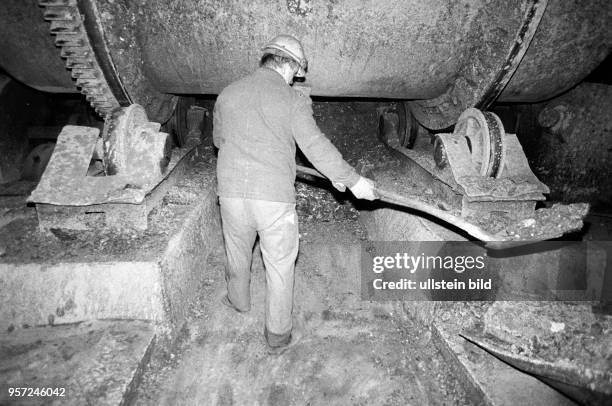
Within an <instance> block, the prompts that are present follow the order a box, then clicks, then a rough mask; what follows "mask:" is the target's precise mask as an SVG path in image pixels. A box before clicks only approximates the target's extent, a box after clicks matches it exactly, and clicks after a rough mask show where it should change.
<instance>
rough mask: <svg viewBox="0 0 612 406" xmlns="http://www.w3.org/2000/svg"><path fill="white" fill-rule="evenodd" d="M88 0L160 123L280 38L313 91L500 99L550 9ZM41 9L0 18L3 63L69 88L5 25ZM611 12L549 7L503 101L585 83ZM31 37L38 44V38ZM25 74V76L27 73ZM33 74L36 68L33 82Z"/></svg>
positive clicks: (128, 83) (527, 0) (524, 4)
mask: <svg viewBox="0 0 612 406" xmlns="http://www.w3.org/2000/svg"><path fill="white" fill-rule="evenodd" d="M86 3H91V4H92V5H95V8H96V9H97V14H96V17H97V19H96V23H99V26H100V27H101V28H102V36H103V38H104V41H105V48H106V49H107V50H108V55H105V56H104V57H105V58H107V59H109V60H111V61H112V62H113V63H114V67H115V69H116V74H117V75H116V76H117V79H118V81H119V82H120V83H123V85H124V87H125V90H126V91H127V94H129V96H130V97H131V98H132V100H133V101H134V102H136V103H139V104H142V105H143V106H145V108H146V110H147V112H148V114H149V116H150V117H152V118H154V119H155V120H156V121H160V122H163V121H165V120H164V118H166V119H167V118H168V117H169V113H170V112H171V111H172V108H173V106H174V104H173V103H175V102H176V99H174V98H172V97H171V96H164V95H163V93H167V94H216V93H218V92H219V91H220V90H221V89H222V88H223V87H224V86H226V85H227V84H228V83H230V82H231V81H233V80H235V79H237V78H239V77H241V76H243V75H244V74H246V73H248V72H250V71H251V70H252V69H253V68H254V67H255V66H256V65H257V62H258V59H259V57H260V53H261V51H260V47H261V45H262V44H263V43H265V41H267V40H268V39H269V38H271V37H273V36H274V35H276V34H278V33H279V32H287V33H291V34H294V35H296V36H297V37H299V38H300V39H301V40H302V41H303V43H304V46H305V49H306V52H307V56H308V58H309V61H310V73H309V76H308V82H310V83H311V84H312V94H313V95H315V96H369V97H389V98H399V99H435V98H437V97H439V96H440V95H442V94H445V93H446V92H447V90H448V89H449V88H451V87H457V88H462V86H463V85H462V83H463V82H465V83H464V84H465V86H464V87H465V89H472V88H473V87H474V86H476V87H477V88H481V87H482V88H483V89H484V94H485V95H486V94H489V93H488V90H487V89H490V88H491V87H494V88H495V89H493V90H494V91H493V92H492V93H491V94H498V93H499V87H500V86H502V85H503V83H504V82H505V81H507V79H508V78H509V76H510V74H509V72H511V71H512V70H513V69H505V67H504V66H506V65H507V62H508V61H509V60H510V59H512V58H510V59H509V55H510V56H512V55H519V54H520V52H518V53H516V52H513V51H512V50H513V49H515V48H516V45H517V44H518V46H519V48H521V50H523V48H522V45H521V44H519V43H518V41H517V40H516V38H517V35H518V38H519V39H520V38H522V41H524V43H526V42H527V40H528V36H526V35H525V34H527V33H528V32H531V31H529V30H530V29H531V28H529V27H532V25H531V23H530V22H534V21H537V17H538V15H539V14H538V13H539V12H540V11H541V9H542V8H543V7H542V6H543V5H544V3H545V2H544V1H543V0H540V1H537V3H534V0H511V1H494V2H490V1H484V0H461V1H451V0H436V1H424V0H409V1H401V0H392V1H385V2H383V1H375V0H370V1H366V2H354V1H348V0H343V1H337V0H326V1H319V2H287V1H281V0H278V1H271V0H255V1H250V2H239V1H230V2H218V1H213V0H187V1H178V0H174V1H165V0H164V1H162V0H149V1H145V0H137V1H128V0H116V1H112V2H111V1H95V0H87V1H86ZM534 4H537V8H536V9H534V8H533V6H534ZM32 8H36V6H35V3H34V2H33V1H28V2H22V1H18V0H11V1H10V2H9V3H8V7H6V8H5V10H4V11H3V12H2V13H1V14H0V21H2V23H3V24H4V26H5V27H6V28H4V34H5V38H6V39H5V40H4V41H5V42H6V44H7V48H5V49H8V48H9V47H8V46H9V45H10V49H11V50H12V51H14V52H13V54H12V55H11V58H13V59H15V60H18V61H19V64H15V63H13V62H12V60H11V61H9V60H8V59H9V58H8V57H7V56H8V55H7V56H5V57H3V58H2V59H0V66H3V67H4V68H5V69H6V70H7V71H8V72H9V73H10V74H12V75H15V76H17V77H19V78H21V79H22V80H23V81H25V82H26V83H40V82H43V83H41V86H47V87H48V88H50V89H51V88H53V85H52V84H54V86H55V87H56V88H58V89H59V88H69V86H68V85H67V83H66V80H65V78H66V72H65V70H64V68H63V67H60V65H59V64H56V63H49V64H46V66H45V69H44V70H42V69H40V66H41V65H40V64H39V65H38V66H36V67H35V69H34V68H33V67H32V65H33V63H32V62H30V61H29V58H30V54H34V53H36V54H46V55H49V58H48V59H50V60H52V59H53V58H52V57H50V55H51V53H52V52H51V51H52V49H51V50H50V49H49V48H52V47H53V46H52V43H51V42H49V41H47V42H45V44H43V42H44V41H43V39H42V38H39V36H36V35H26V36H22V35H21V32H23V31H24V26H23V24H14V23H11V24H9V25H7V23H9V22H10V21H12V20H15V19H16V18H15V17H20V16H21V15H22V14H28V13H29V14H32V13H33V12H32V10H31V9H32ZM534 10H535V11H534ZM37 11H40V10H37ZM532 11H533V12H532ZM529 16H531V17H530V18H527V17H529ZM30 17H31V16H30ZM611 17H612V3H610V2H609V1H607V0H590V1H586V2H585V1H564V0H549V1H548V5H547V6H546V11H545V13H544V16H543V17H542V20H541V23H540V24H539V28H538V30H537V32H536V34H535V36H534V38H533V41H532V43H531V45H530V47H529V50H527V52H526V54H525V56H524V58H523V60H522V62H521V63H520V65H519V67H518V69H517V70H516V72H515V74H514V76H513V77H512V79H511V80H510V82H509V83H508V86H507V87H506V89H505V90H504V91H503V92H502V93H501V95H500V100H512V101H533V100H539V99H542V98H544V97H550V96H552V95H554V94H556V93H558V92H560V91H562V90H565V89H567V88H568V87H570V86H572V85H574V84H575V83H577V82H578V81H579V80H581V79H582V78H584V76H586V75H587V74H588V72H589V71H591V70H592V69H593V68H594V67H595V66H596V65H597V64H598V63H599V62H600V61H601V60H602V59H603V58H604V57H605V56H606V54H607V53H609V51H610V49H611V48H612V31H611V30H609V28H608V22H609V20H610V19H611ZM17 20H19V18H17ZM22 20H23V19H22ZM28 21H30V22H32V23H33V24H31V27H32V28H31V27H30V25H28V26H27V30H30V29H38V27H40V24H36V21H34V19H32V18H31V19H30V20H28ZM526 21H527V25H525V23H526ZM3 24H0V25H3ZM525 27H527V28H526V29H525V30H524V29H523V28H525ZM27 30H26V31H27ZM521 33H522V34H521ZM521 35H522V36H521ZM28 37H32V38H34V39H33V40H31V41H29V40H27V38H28ZM90 38H91V35H90ZM524 43H523V45H524ZM15 44H17V45H15ZM42 48H46V49H45V50H41V49H42ZM102 48H104V47H102ZM96 52H97V53H100V50H99V49H96ZM518 59H520V58H518ZM512 60H513V61H514V59H512ZM56 65H57V66H56ZM511 65H512V63H511ZM43 66H44V65H43ZM47 66H48V68H47ZM512 66H513V68H514V67H515V66H514V65H512ZM20 69H21V70H22V71H23V73H24V74H21V75H19V74H18V73H19V72H17V71H18V70H20ZM32 69H34V70H35V72H34V73H32V74H31V76H32V77H31V78H30V77H29V76H30V73H29V70H32ZM47 71H49V72H48V74H49V75H50V76H51V77H55V76H61V77H63V78H64V80H63V81H61V82H60V85H59V86H58V85H57V80H55V79H53V80H51V78H50V79H49V80H47V81H45V80H42V81H41V80H39V79H40V77H41V76H43V75H44V74H46V73H47ZM45 82H48V83H45ZM481 85H482V86H481ZM456 98H457V100H454V99H453V98H452V97H451V98H450V101H451V102H452V103H454V102H455V101H456V102H457V103H455V104H457V105H460V106H461V105H463V104H466V103H467V105H468V106H469V105H472V104H473V103H475V102H478V101H479V100H473V101H472V98H473V95H472V94H470V93H469V92H467V93H466V92H460V93H458V94H457V97H456ZM462 110H463V108H461V111H462Z"/></svg>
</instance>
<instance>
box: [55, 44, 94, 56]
mask: <svg viewBox="0 0 612 406" xmlns="http://www.w3.org/2000/svg"><path fill="white" fill-rule="evenodd" d="M60 55H61V57H62V58H70V57H75V56H76V57H88V56H89V48H87V47H83V46H80V47H71V46H63V47H62V50H61V52H60Z"/></svg>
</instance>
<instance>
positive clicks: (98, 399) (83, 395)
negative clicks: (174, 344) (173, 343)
mask: <svg viewBox="0 0 612 406" xmlns="http://www.w3.org/2000/svg"><path fill="white" fill-rule="evenodd" d="M154 339H155V333H154V327H153V326H152V325H151V324H150V323H147V322H142V321H113V322H101V321H93V322H86V323H80V324H77V325H66V326H58V327H40V328H32V329H24V330H15V331H13V332H11V333H3V334H0V360H2V361H0V362H1V367H0V382H1V383H2V385H0V389H2V390H1V391H0V404H3V405H5V404H27V405H122V404H129V402H130V397H131V396H132V395H133V394H134V391H135V389H136V386H137V385H138V383H139V381H140V378H141V375H142V372H143V368H144V366H145V365H146V364H147V363H148V361H149V358H150V355H151V350H152V348H153V343H154V341H155V340H154ZM9 388H31V389H32V390H35V389H37V388H39V389H43V390H51V389H52V390H55V394H54V395H53V396H50V394H47V396H44V395H42V394H40V393H39V394H38V395H36V394H34V395H33V396H25V397H17V396H10V392H9ZM47 388H48V389H47ZM52 393H53V392H52ZM13 394H14V392H13ZM62 395H63V396H62Z"/></svg>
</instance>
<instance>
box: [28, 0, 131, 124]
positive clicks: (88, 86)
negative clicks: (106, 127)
mask: <svg viewBox="0 0 612 406" xmlns="http://www.w3.org/2000/svg"><path fill="white" fill-rule="evenodd" d="M39 3H40V5H41V6H42V7H44V12H43V17H44V19H45V20H46V21H49V22H50V25H51V27H50V31H51V34H53V35H54V36H55V45H56V46H57V47H58V48H60V49H61V52H60V55H61V56H62V58H64V59H66V68H67V69H69V70H70V72H71V74H72V77H73V78H74V79H76V86H77V87H79V89H80V91H81V93H82V94H83V95H84V96H85V98H86V99H87V101H89V102H90V103H91V105H92V107H93V108H94V109H95V110H96V112H97V113H99V114H100V115H101V116H103V117H105V116H106V115H108V114H109V113H110V112H111V111H112V109H114V108H116V107H119V106H120V105H126V104H129V97H128V96H127V94H126V93H125V92H124V91H123V88H122V86H121V84H120V83H118V81H117V80H116V74H114V72H113V66H112V63H111V62H110V61H109V58H108V52H107V51H106V50H105V49H104V48H103V39H102V37H101V35H100V30H99V29H98V27H97V25H96V20H95V18H92V17H93V15H94V11H93V8H92V6H93V4H92V3H88V2H83V1H81V2H80V3H79V5H80V7H81V10H87V13H88V15H87V18H86V17H84V16H82V15H81V12H80V10H79V7H78V6H77V0H68V1H63V0H61V1H60V0H41V1H40V2H39ZM93 7H95V6H93ZM86 25H87V27H88V29H86ZM94 44H95V45H97V48H98V49H99V48H102V49H99V51H98V52H95V50H94V47H93V45H94Z"/></svg>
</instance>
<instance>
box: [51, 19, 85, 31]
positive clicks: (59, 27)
mask: <svg viewBox="0 0 612 406" xmlns="http://www.w3.org/2000/svg"><path fill="white" fill-rule="evenodd" d="M80 27H81V22H80V21H78V20H73V21H67V20H54V21H51V34H79V28H80Z"/></svg>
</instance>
